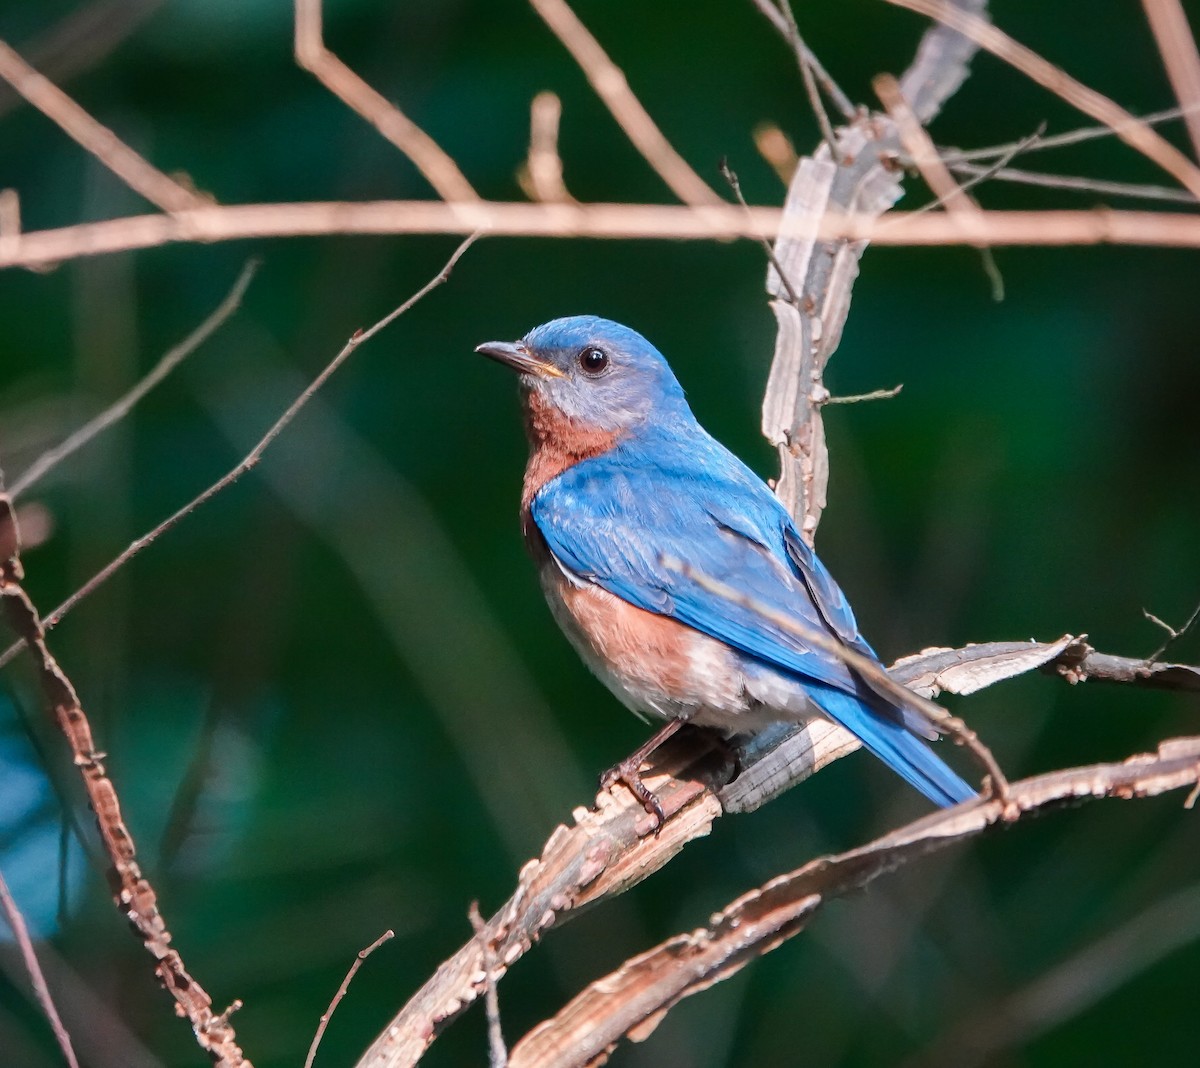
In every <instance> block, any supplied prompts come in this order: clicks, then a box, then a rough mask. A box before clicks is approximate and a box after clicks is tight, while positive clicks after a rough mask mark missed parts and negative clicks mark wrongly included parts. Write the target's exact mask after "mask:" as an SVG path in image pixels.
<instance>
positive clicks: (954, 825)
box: [509, 737, 1200, 1068]
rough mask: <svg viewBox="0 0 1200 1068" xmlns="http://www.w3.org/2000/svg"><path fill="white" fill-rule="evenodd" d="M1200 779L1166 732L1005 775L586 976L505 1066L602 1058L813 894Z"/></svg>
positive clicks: (723, 971) (749, 953)
mask: <svg viewBox="0 0 1200 1068" xmlns="http://www.w3.org/2000/svg"><path fill="white" fill-rule="evenodd" d="M1198 782H1200V737H1196V738H1173V739H1169V740H1167V741H1164V742H1162V743H1161V744H1160V745H1159V747H1158V750H1157V752H1155V753H1144V754H1140V755H1137V756H1132V757H1129V758H1128V759H1127V760H1125V761H1124V762H1122V763H1119V764H1094V765H1091V766H1087V767H1076V768H1067V769H1064V770H1061V771H1054V772H1050V773H1048V774H1046V775H1038V776H1035V777H1034V778H1030V779H1023V780H1021V781H1020V782H1016V783H1012V784H1010V790H1009V794H1008V798H1007V800H1006V801H1003V802H1002V801H1000V800H998V799H997V800H989V801H983V800H980V801H975V802H968V803H967V804H965V805H960V806H958V807H956V808H953V809H946V810H943V811H941V812H937V813H934V814H933V815H931V816H926V817H925V818H924V819H920V820H917V821H916V822H914V823H911V824H909V825H907V826H905V827H901V828H900V829H899V830H896V831H893V832H891V833H890V834H887V835H885V836H884V837H882V838H879V839H876V840H875V841H874V842H871V843H869V844H868V845H865V846H862V847H860V848H858V849H853V850H850V851H849V852H846V853H841V854H838V855H836V856H829V857H820V858H818V859H816V860H813V861H810V862H809V863H808V864H806V865H804V866H803V867H802V868H798V869H797V870H795V871H792V872H789V873H787V874H785V875H781V876H778V877H776V878H774V879H772V880H771V881H770V882H768V883H765V884H764V885H763V886H760V887H758V888H757V889H755V890H751V891H749V892H748V893H746V894H743V895H742V896H741V897H739V898H737V899H736V900H735V901H733V902H731V903H730V904H729V905H728V906H726V907H725V909H723V910H722V911H721V912H719V913H717V914H716V915H715V916H714V917H713V918H712V920H711V921H710V922H709V923H708V924H707V925H706V926H704V927H701V928H699V929H698V930H695V931H691V932H689V933H687V934H681V935H676V936H675V937H674V938H671V939H669V940H667V941H666V942H663V943H661V944H660V945H658V946H656V947H655V948H653V949H651V950H649V951H647V952H645V953H643V954H641V955H639V956H637V957H634V958H633V959H631V960H629V961H626V962H625V963H624V964H623V965H622V966H621V967H620V968H618V969H617V970H616V971H614V972H612V973H610V974H609V975H606V976H605V977H604V978H603V979H599V980H597V981H596V982H594V983H592V984H591V985H590V986H588V987H587V988H586V989H585V990H584V991H583V992H582V993H580V994H579V995H578V996H577V997H576V998H574V999H573V1000H572V1001H571V1002H570V1003H569V1004H567V1005H566V1006H565V1007H564V1008H563V1009H562V1010H561V1011H560V1012H559V1013H558V1014H557V1015H556V1016H555V1017H554V1018H553V1019H550V1020H547V1021H545V1022H544V1023H541V1024H539V1025H538V1026H537V1027H535V1028H534V1029H533V1030H532V1031H530V1032H529V1033H528V1034H527V1035H526V1036H525V1037H524V1038H522V1039H521V1040H520V1041H519V1042H518V1043H517V1044H516V1046H514V1047H513V1050H512V1056H511V1059H510V1062H509V1063H510V1065H511V1066H512V1068H569V1066H581V1065H585V1064H586V1065H592V1064H599V1063H603V1061H604V1060H605V1059H606V1058H607V1054H608V1053H609V1052H610V1051H611V1050H612V1049H613V1048H614V1047H615V1045H616V1044H617V1042H619V1041H620V1040H621V1039H622V1038H624V1037H628V1038H631V1039H633V1040H635V1041H641V1040H642V1039H644V1038H646V1037H647V1036H648V1035H649V1034H650V1032H652V1031H653V1030H654V1028H655V1027H656V1026H657V1025H658V1024H659V1022H661V1020H662V1019H663V1017H664V1016H665V1015H666V1014H667V1012H668V1011H670V1009H671V1008H673V1007H674V1006H675V1005H676V1004H678V1003H679V1002H680V1001H681V1000H682V999H683V998H685V997H688V996H690V995H692V994H696V993H699V992H700V991H702V990H705V989H707V988H708V987H710V986H712V985H713V984H714V983H718V982H720V981H722V980H724V979H727V978H728V977H729V976H731V975H733V974H735V973H736V972H738V971H740V970H741V969H742V968H743V967H745V965H746V964H748V963H749V962H750V961H752V960H754V959H755V958H757V957H760V956H762V955H764V954H765V953H768V952H770V951H771V950H773V949H775V948H777V947H778V946H780V945H782V944H783V943H784V942H785V941H787V940H788V939H789V938H791V937H793V936H794V935H796V934H799V933H800V931H802V930H803V929H804V928H805V927H806V926H807V925H808V924H809V922H810V921H811V920H812V918H813V917H814V916H815V915H816V913H817V912H818V911H819V909H820V908H821V906H822V905H823V904H824V903H825V902H827V901H830V900H832V899H835V898H838V897H842V896H844V895H846V894H848V893H851V892H852V891H855V890H859V889H861V888H863V887H864V886H867V885H868V884H869V883H871V882H872V881H874V880H875V879H876V878H878V877H879V876H880V875H883V874H886V873H888V872H891V871H894V870H895V869H897V868H899V867H901V866H902V865H904V864H907V863H910V862H912V861H915V860H919V859H921V858H923V857H926V856H929V855H931V854H933V853H936V852H939V851H941V850H943V849H945V848H947V847H948V846H951V845H956V844H958V843H960V842H963V841H966V840H968V839H970V838H974V837H977V836H978V835H980V834H981V833H982V832H983V831H985V830H987V829H988V828H990V827H993V826H995V825H996V824H999V823H1005V824H1008V823H1012V822H1015V821H1017V820H1021V819H1023V818H1025V817H1027V816H1030V815H1033V814H1035V813H1038V812H1040V811H1042V810H1044V809H1047V808H1049V807H1052V806H1055V805H1060V804H1064V803H1073V802H1082V801H1090V800H1095V799H1098V798H1109V797H1112V798H1123V799H1130V798H1135V797H1154V796H1157V795H1159V794H1162V793H1165V792H1167V791H1170V790H1178V789H1181V788H1183V787H1187V786H1194V785H1195V784H1196V783H1198Z"/></svg>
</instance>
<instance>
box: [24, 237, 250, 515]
mask: <svg viewBox="0 0 1200 1068" xmlns="http://www.w3.org/2000/svg"><path fill="white" fill-rule="evenodd" d="M258 264H259V261H258V260H250V261H248V262H247V263H246V266H245V267H243V268H242V273H241V274H240V275H238V278H237V281H235V282H234V283H233V288H232V289H231V290H230V291H229V292H228V294H226V296H225V299H224V300H222V301H221V303H220V304H218V305H217V306H216V307H215V308H214V309H213V310H212V312H211V313H210V314H209V316H208V317H207V318H206V319H205V320H204V322H202V323H201V324H200V325H199V326H198V327H196V329H195V330H193V331H192V332H191V333H190V334H188V336H187V337H185V338H184V339H183V340H182V341H181V342H180V343H179V344H178V345H176V346H175V347H174V348H173V349H170V350H169V351H167V352H166V353H165V354H164V355H163V357H162V358H161V359H160V360H159V361H158V363H156V364H155V365H154V366H153V367H152V368H151V369H150V371H149V372H148V373H147V374H146V375H145V376H144V377H143V378H142V379H140V380H139V381H138V382H137V383H136V384H135V385H134V387H133V388H132V389H131V390H129V392H128V393H126V394H125V395H124V396H123V397H119V398H118V399H117V400H115V401H114V402H113V403H112V404H110V405H109V406H108V407H107V408H105V409H104V411H102V412H100V413H99V414H98V415H96V416H95V417H94V418H92V419H89V420H88V421H87V422H86V423H84V424H83V426H81V427H80V428H79V429H78V430H76V431H75V433H74V434H72V435H71V436H70V437H68V438H67V439H66V440H65V441H63V442H62V443H61V444H58V445H55V446H54V447H53V448H51V449H47V450H46V452H44V453H42V455H41V456H39V457H38V458H37V459H36V460H34V461H33V463H31V464H30V465H29V467H27V468H26V469H25V471H24V472H23V473H22V474H21V475H20V476H19V477H18V478H17V479H16V480H15V481H14V482H13V484H12V487H11V488H10V489H9V491H8V493H9V496H10V497H12V498H13V500H16V499H17V498H18V497H19V496H20V495H21V494H22V493H24V492H25V490H27V489H29V487H30V486H32V485H33V484H34V483H36V482H37V481H38V479H40V478H43V477H44V476H45V475H46V474H47V473H48V472H50V471H52V470H53V469H54V468H55V467H57V466H58V465H59V464H60V463H62V461H63V460H65V459H66V458H67V457H68V456H70V455H71V454H72V453H74V452H76V451H78V450H79V449H81V448H82V447H83V446H84V445H86V444H87V443H88V442H89V441H91V440H92V438H94V437H95V436H96V435H97V434H99V433H101V432H102V431H104V430H107V429H108V427H110V426H112V425H113V423H116V422H118V421H119V420H121V419H124V418H125V416H126V415H128V414H129V412H130V411H131V410H132V408H133V406H134V405H135V404H137V403H138V401H140V400H141V399H142V398H143V397H144V396H145V395H146V394H147V393H149V392H150V390H152V389H153V388H154V387H155V386H157V385H158V384H159V383H160V382H161V381H162V380H163V379H164V378H166V377H167V375H169V374H170V373H171V372H172V371H173V370H174V369H175V368H176V367H178V366H179V364H180V363H182V362H183V361H184V360H185V359H187V357H188V356H190V355H191V354H192V353H193V352H195V351H196V349H198V348H199V347H200V346H201V345H202V344H204V342H205V341H207V340H208V339H209V338H210V337H211V336H212V335H213V333H215V332H216V330H217V329H218V328H219V327H220V326H221V325H222V324H223V323H224V322H225V320H226V319H228V318H229V317H230V316H231V315H232V314H233V313H234V312H235V311H236V310H237V309H238V306H239V305H240V304H241V303H242V297H243V296H245V293H246V287H247V286H249V285H250V281H251V279H252V278H253V277H254V272H255V271H257V270H258Z"/></svg>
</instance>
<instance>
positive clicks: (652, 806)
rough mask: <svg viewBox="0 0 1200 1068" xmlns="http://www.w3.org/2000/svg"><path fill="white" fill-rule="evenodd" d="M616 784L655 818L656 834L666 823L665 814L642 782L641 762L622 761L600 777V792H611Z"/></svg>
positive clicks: (659, 802) (652, 792)
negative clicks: (624, 789) (623, 788)
mask: <svg viewBox="0 0 1200 1068" xmlns="http://www.w3.org/2000/svg"><path fill="white" fill-rule="evenodd" d="M617 783H620V784H621V785H622V786H624V787H625V788H626V789H627V790H628V791H629V792H630V793H631V794H633V796H634V797H636V798H637V799H638V801H639V802H641V805H642V808H644V809H645V810H646V812H647V813H648V814H649V815H651V816H653V817H654V818H655V821H656V822H655V824H654V831H655V833H656V834H657V833H658V831H659V829H660V828H661V827H662V825H663V824H664V823H665V822H666V820H667V814H666V812H664V811H663V807H662V802H661V801H659V799H658V798H657V797H656V796H655V795H654V791H652V790H651V789H650V788H649V787H648V786H647V785H646V784H645V783H644V782H643V781H642V772H641V760H636V761H635V760H632V759H625V760H622V761H621V762H620V763H618V764H614V765H613V766H612V767H611V768H609V769H608V770H607V771H606V772H604V773H603V774H602V775H601V776H600V789H601V790H611V789H612V787H613V786H614V785H616V784H617Z"/></svg>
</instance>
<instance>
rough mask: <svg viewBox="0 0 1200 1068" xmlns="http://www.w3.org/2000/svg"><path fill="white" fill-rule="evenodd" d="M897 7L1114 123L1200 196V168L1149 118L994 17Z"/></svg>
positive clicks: (918, 5) (924, 5)
mask: <svg viewBox="0 0 1200 1068" xmlns="http://www.w3.org/2000/svg"><path fill="white" fill-rule="evenodd" d="M887 2H888V3H889V4H894V5H896V6H897V7H904V8H908V9H909V10H910V11H917V12H920V13H921V14H923V15H927V16H928V17H929V18H933V19H937V20H938V21H939V22H941V23H943V24H944V25H946V26H949V27H951V28H952V29H954V30H957V31H958V32H959V33H961V34H963V35H964V36H965V37H968V38H970V39H971V40H972V41H974V42H975V43H976V44H978V45H979V47H980V48H983V49H986V50H987V51H988V52H991V53H992V55H994V56H996V57H997V58H999V59H1002V60H1004V62H1006V63H1008V64H1009V65H1010V66H1012V67H1015V68H1016V69H1017V70H1019V71H1020V72H1021V73H1022V74H1024V75H1025V76H1026V77H1028V78H1031V79H1032V80H1033V81H1035V82H1037V83H1038V84H1039V85H1041V86H1043V87H1044V88H1046V89H1048V90H1049V91H1050V92H1052V93H1053V94H1054V95H1055V96H1057V97H1058V98H1059V99H1061V100H1065V101H1066V102H1067V103H1068V104H1071V105H1072V106H1073V107H1076V108H1078V109H1079V110H1080V111H1082V112H1083V113H1084V114H1085V115H1089V116H1091V117H1092V118H1093V119H1095V120H1096V121H1097V122H1102V123H1104V124H1105V125H1106V126H1108V127H1110V128H1111V129H1112V131H1113V133H1115V134H1116V135H1117V137H1119V138H1120V139H1121V140H1122V141H1124V142H1125V143H1126V144H1127V145H1129V146H1130V147H1131V148H1134V149H1136V150H1137V151H1138V152H1140V153H1141V154H1142V155H1144V156H1145V157H1146V158H1147V159H1149V160H1152V161H1153V162H1154V163H1157V164H1158V165H1159V166H1160V167H1161V168H1162V169H1163V170H1165V171H1166V172H1167V173H1168V174H1170V175H1171V177H1173V178H1175V179H1176V180H1177V181H1179V183H1180V184H1181V185H1183V186H1185V187H1186V188H1187V189H1189V190H1190V191H1191V192H1192V194H1193V195H1194V196H1196V197H1197V198H1200V167H1197V166H1196V164H1194V163H1193V162H1192V161H1191V160H1190V159H1188V158H1187V156H1185V155H1184V154H1183V153H1182V152H1180V151H1179V149H1177V148H1176V147H1175V146H1174V145H1172V144H1171V143H1170V142H1169V141H1166V140H1164V139H1163V138H1162V137H1161V136H1160V135H1159V134H1158V133H1156V132H1155V131H1154V130H1153V129H1151V127H1149V126H1147V125H1146V123H1144V122H1142V121H1140V120H1139V119H1137V118H1135V117H1134V116H1133V115H1131V114H1130V113H1129V112H1128V111H1126V110H1125V109H1124V108H1123V107H1121V106H1120V105H1119V104H1116V103H1114V102H1113V101H1112V100H1110V99H1109V98H1108V97H1106V96H1104V95H1103V94H1102V93H1098V92H1096V90H1095V89H1091V88H1089V87H1088V86H1086V85H1084V84H1083V83H1082V82H1080V81H1077V80H1076V79H1075V78H1072V77H1071V76H1070V75H1069V74H1067V73H1066V71H1064V70H1063V69H1062V68H1061V67H1057V66H1055V65H1054V64H1053V63H1051V62H1049V60H1046V59H1044V58H1043V57H1042V56H1039V55H1038V54H1037V53H1036V52H1034V51H1033V50H1032V49H1031V48H1027V47H1026V46H1025V45H1023V44H1021V43H1020V42H1018V41H1016V40H1014V39H1013V38H1012V37H1010V36H1009V35H1008V34H1006V33H1005V32H1004V31H1003V30H1001V29H998V28H997V27H996V26H993V25H992V24H991V23H990V22H988V21H986V20H985V19H982V18H980V17H979V16H977V15H973V14H971V13H970V12H966V11H962V10H960V9H959V8H957V7H955V6H954V5H953V4H951V3H949V2H948V0H887Z"/></svg>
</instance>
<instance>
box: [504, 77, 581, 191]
mask: <svg viewBox="0 0 1200 1068" xmlns="http://www.w3.org/2000/svg"><path fill="white" fill-rule="evenodd" d="M561 118H562V101H561V100H559V99H558V96H557V94H555V93H548V92H547V93H538V95H537V96H535V97H534V98H533V100H532V101H530V104H529V154H528V155H527V156H526V159H525V168H524V170H522V171H521V173H520V174H519V175H518V178H519V180H520V181H521V187H522V188H523V189H525V192H526V194H527V195H528V196H529V198H530V200H541V201H546V202H548V203H551V204H555V203H563V202H567V203H574V202H575V198H574V197H573V196H571V194H570V193H568V192H567V187H566V185H565V184H564V183H563V165H562V158H561V157H560V156H559V154H558V124H559V120H560V119H561ZM526 186H528V188H526Z"/></svg>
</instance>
